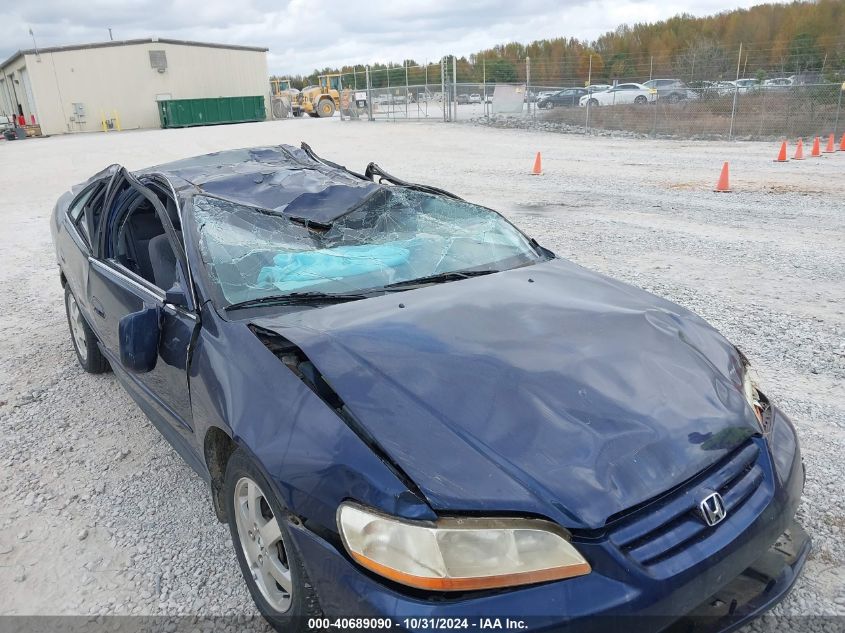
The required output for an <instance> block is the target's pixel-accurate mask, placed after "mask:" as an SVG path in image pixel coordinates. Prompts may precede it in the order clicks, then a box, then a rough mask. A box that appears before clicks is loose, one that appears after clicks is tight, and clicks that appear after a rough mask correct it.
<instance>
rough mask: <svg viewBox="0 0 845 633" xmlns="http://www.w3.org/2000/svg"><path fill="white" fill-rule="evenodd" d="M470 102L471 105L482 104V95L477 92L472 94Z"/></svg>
mask: <svg viewBox="0 0 845 633" xmlns="http://www.w3.org/2000/svg"><path fill="white" fill-rule="evenodd" d="M469 102H470V103H481V95H480V94H478V93H477V92H474V93H472V94H471V95H470V96H469Z"/></svg>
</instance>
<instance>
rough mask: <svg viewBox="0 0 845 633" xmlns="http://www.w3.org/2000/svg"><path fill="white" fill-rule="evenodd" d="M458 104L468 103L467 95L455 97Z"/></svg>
mask: <svg viewBox="0 0 845 633" xmlns="http://www.w3.org/2000/svg"><path fill="white" fill-rule="evenodd" d="M457 101H458V104H467V103H469V95H468V94H463V93H462V94H459V95H458V96H457Z"/></svg>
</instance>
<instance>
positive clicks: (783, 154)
mask: <svg viewBox="0 0 845 633" xmlns="http://www.w3.org/2000/svg"><path fill="white" fill-rule="evenodd" d="M788 160H789V159H788V158H787V157H786V141H784V142H783V143H781V144H780V151H779V152H778V157H777V158H776V159H775V162H776V163H785V162H786V161H788Z"/></svg>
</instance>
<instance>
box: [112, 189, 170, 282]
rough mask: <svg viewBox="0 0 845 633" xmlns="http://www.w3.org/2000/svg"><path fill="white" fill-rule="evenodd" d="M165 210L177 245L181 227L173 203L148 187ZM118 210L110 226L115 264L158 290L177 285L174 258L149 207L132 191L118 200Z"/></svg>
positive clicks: (156, 190) (165, 237) (142, 197)
mask: <svg viewBox="0 0 845 633" xmlns="http://www.w3.org/2000/svg"><path fill="white" fill-rule="evenodd" d="M150 188H151V189H152V190H153V191H154V193H155V194H156V195H157V196H158V198H159V200H160V202H161V203H162V205H163V206H164V208H165V209H166V210H167V214H168V217H169V218H170V221H171V223H172V224H173V227H174V228H175V229H176V234H177V237H178V238H179V240H180V241H181V238H182V233H181V225H180V222H179V216H178V213H177V212H176V204H175V203H174V201H173V199H172V198H171V197H170V196H169V195H167V194H166V193H165V192H164V191H162V190H161V189H159V188H158V187H156V186H151V187H150ZM118 205H120V206H121V207H122V210H121V211H119V212H118V213H117V215H116V221H115V222H114V224H113V225H112V235H111V237H112V239H111V253H112V256H113V257H114V259H115V260H116V261H118V262H119V263H120V264H121V265H123V266H125V267H126V268H128V269H129V270H131V271H132V272H134V273H135V274H136V275H139V276H140V277H143V278H144V279H146V280H147V281H149V282H150V283H152V284H153V285H155V286H157V287H159V288H161V289H162V290H169V289H170V288H172V287H173V285H174V284H175V283H176V281H177V272H176V254H175V253H174V252H173V248H172V247H171V245H170V242H169V240H168V239H167V235H166V234H165V232H164V226H163V225H162V223H161V220H160V219H159V217H158V214H157V213H156V211H155V208H154V207H153V205H152V203H151V202H150V201H149V200H148V199H147V198H145V197H144V196H143V195H141V193H140V192H138V191H137V190H136V189H134V188H133V187H128V188H127V190H126V191H125V192H123V193H122V194H121V195H120V196H119V197H118Z"/></svg>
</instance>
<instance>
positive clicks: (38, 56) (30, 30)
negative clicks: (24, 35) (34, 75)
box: [29, 27, 41, 61]
mask: <svg viewBox="0 0 845 633" xmlns="http://www.w3.org/2000/svg"><path fill="white" fill-rule="evenodd" d="M29 34H30V35H31V36H32V46H33V48H35V57H36V58H37V59H38V61H41V55H40V54H39V52H38V43H37V42H36V41H35V33H33V32H32V27H30V28H29Z"/></svg>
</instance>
